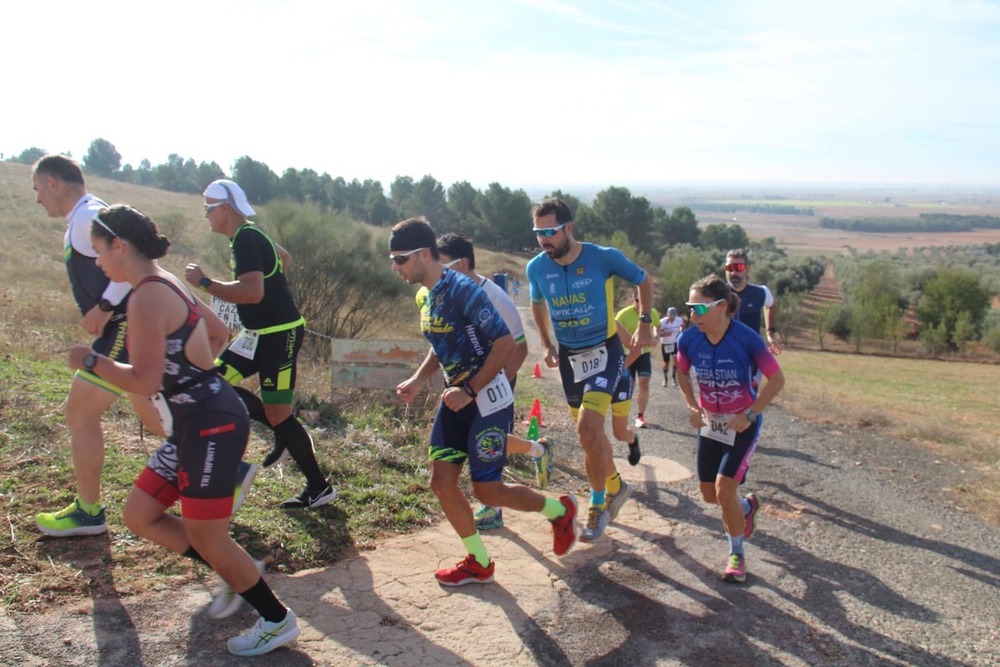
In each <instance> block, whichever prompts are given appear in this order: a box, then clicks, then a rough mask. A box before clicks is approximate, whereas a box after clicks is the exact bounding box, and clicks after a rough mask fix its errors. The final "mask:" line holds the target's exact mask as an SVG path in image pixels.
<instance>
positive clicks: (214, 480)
mask: <svg viewBox="0 0 1000 667" xmlns="http://www.w3.org/2000/svg"><path fill="white" fill-rule="evenodd" d="M172 412H173V416H174V432H173V434H172V435H171V436H170V437H169V438H167V440H166V441H164V442H163V444H161V445H160V446H159V448H158V449H157V450H156V451H155V452H153V454H152V455H151V456H150V457H149V460H148V461H147V462H146V467H145V468H144V469H143V471H142V473H140V475H139V478H138V479H136V481H135V486H136V488H138V489H139V490H141V491H144V492H146V493H147V494H149V495H150V496H152V497H153V498H155V499H156V500H158V501H159V502H161V503H162V504H163V505H166V506H167V507H170V506H171V505H173V504H174V503H175V502H176V501H177V499H178V498H180V500H181V513H182V514H183V515H184V516H185V517H186V518H189V519H202V520H212V519H222V518H225V517H227V516H230V515H231V514H232V510H233V489H234V488H235V487H236V471H237V468H238V467H239V464H240V461H241V460H242V459H243V454H244V452H245V451H246V448H247V439H248V438H249V436H250V416H249V415H248V414H247V410H246V406H244V405H243V401H242V400H241V399H240V397H239V396H238V395H237V394H236V392H235V391H234V390H233V388H232V387H230V386H229V385H223V387H222V391H221V392H220V393H219V394H216V395H215V396H213V397H211V398H209V399H207V400H205V401H202V402H200V403H198V404H197V405H196V406H193V407H189V408H185V409H182V410H177V411H176V412H174V411H172Z"/></svg>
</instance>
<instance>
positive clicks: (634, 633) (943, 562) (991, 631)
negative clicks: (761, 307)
mask: <svg viewBox="0 0 1000 667" xmlns="http://www.w3.org/2000/svg"><path fill="white" fill-rule="evenodd" d="M529 363H531V365H532V366H533V361H530V362H529ZM543 374H544V377H543V378H542V379H541V380H530V379H527V378H526V379H525V380H523V381H522V383H521V384H520V385H519V387H518V390H519V391H520V392H531V393H534V394H536V395H541V394H543V393H552V392H557V391H558V387H557V386H556V379H555V377H554V373H553V372H552V371H548V370H547V369H546V370H545V371H544V372H543ZM652 393H653V399H652V402H651V408H650V410H649V419H650V420H651V421H652V422H653V424H654V426H653V427H652V428H650V429H646V430H644V431H642V432H641V437H642V448H643V453H644V456H643V460H642V461H641V463H640V465H639V466H637V467H635V468H632V467H630V466H629V465H628V464H627V463H626V462H624V461H621V460H619V461H618V466H619V469H620V470H621V471H622V473H623V475H625V476H626V477H627V478H628V479H630V480H632V481H633V482H634V484H635V489H636V490H635V493H634V495H633V500H632V501H630V502H629V503H628V504H627V505H626V506H625V508H624V509H623V511H622V513H621V515H620V516H619V519H618V521H617V522H616V523H615V524H613V525H612V526H611V527H610V528H609V529H608V531H607V533H606V534H605V536H604V538H603V539H602V540H600V541H598V542H596V543H593V544H590V545H579V546H578V547H577V548H576V549H574V550H573V551H572V552H571V553H570V554H569V555H568V556H567V557H566V558H563V559H557V558H555V557H554V556H553V554H552V550H551V544H550V540H549V536H548V528H547V526H546V525H545V522H544V521H543V520H541V518H540V517H538V516H533V515H518V514H516V513H513V512H510V513H509V516H508V517H505V518H506V519H507V526H506V527H505V528H504V529H502V530H500V531H497V532H495V533H490V534H487V536H486V544H487V548H488V549H489V550H490V551H491V554H492V556H493V557H494V558H495V559H496V562H497V574H496V583H495V584H493V585H490V586H483V587H479V586H466V587H464V588H461V589H457V590H444V589H442V588H440V587H439V586H437V584H436V583H434V581H433V577H432V572H433V570H434V569H436V568H437V567H439V566H440V565H442V564H446V563H451V562H453V561H455V560H457V557H458V556H460V555H461V553H460V552H461V548H460V544H459V542H458V539H457V538H456V537H455V535H454V534H453V532H452V531H451V529H450V528H449V527H448V526H447V525H444V524H442V525H439V526H436V527H434V528H431V529H428V530H424V531H421V532H418V533H414V534H412V535H408V536H403V537H397V538H394V539H391V540H388V541H386V542H385V543H383V544H380V545H379V546H378V548H376V549H374V550H372V551H366V552H362V553H358V554H355V555H353V556H351V557H348V558H345V559H343V560H342V561H340V562H338V563H335V564H333V565H331V566H330V567H328V568H325V569H322V570H313V571H308V572H300V573H298V574H295V575H293V576H279V575H269V581H271V583H272V585H273V586H274V587H275V588H276V590H277V591H278V593H279V595H280V596H281V597H282V599H283V600H284V601H285V602H287V603H288V604H289V605H290V606H291V607H292V608H293V609H295V610H296V612H297V613H298V614H299V616H300V619H301V621H300V622H301V623H302V625H303V628H304V630H303V634H302V637H301V638H300V639H299V641H298V642H296V643H295V644H293V645H291V646H290V647H289V648H288V649H282V650H279V651H277V652H275V653H272V654H270V655H268V656H263V657H261V658H255V659H253V660H249V661H248V660H245V659H236V658H233V657H231V656H229V655H228V654H227V653H226V652H225V647H224V640H225V639H226V638H227V637H229V636H231V635H232V634H234V633H236V632H239V631H240V630H241V629H242V628H244V627H246V626H248V625H249V624H250V623H251V622H252V614H251V612H250V611H249V610H248V609H244V610H242V611H241V612H240V613H238V614H237V615H236V616H234V617H233V618H230V619H226V620H223V621H213V620H211V619H209V618H208V617H207V616H206V615H205V614H204V612H203V611H202V607H203V606H204V605H205V604H206V603H207V602H208V600H209V593H210V592H209V591H208V590H207V589H205V588H204V587H202V586H192V587H189V588H185V589H182V590H176V591H164V592H162V593H159V594H156V595H152V596H147V597H142V598H129V599H126V600H121V601H120V600H107V599H102V600H94V601H89V602H85V603H82V604H75V605H72V606H69V607H66V608H62V609H56V610H54V611H52V612H51V613H48V614H46V615H44V616H41V617H37V616H36V617H27V616H9V615H8V616H0V624H2V629H3V630H4V632H2V633H0V638H2V639H0V663H2V664H19V665H60V666H67V665H81V666H82V665H98V664H100V665H114V666H118V665H154V666H156V667H160V666H164V665H206V666H211V665H244V664H253V665H282V666H284V665H313V664H319V665H342V664H351V665H375V664H386V665H486V664H491V665H532V664H542V665H623V664H654V663H655V664H658V665H705V666H710V665H711V666H715V665H720V664H753V665H817V664H824V665H843V666H844V667H847V666H851V667H853V666H855V665H899V666H902V665H929V666H942V667H957V666H959V665H977V666H978V665H982V666H984V667H985V666H987V665H996V664H1000V605H998V604H997V600H998V597H997V591H998V590H1000V575H998V572H1000V530H998V528H997V527H996V526H992V525H988V524H986V523H984V522H982V521H980V520H978V519H976V518H974V517H970V516H969V515H968V514H966V513H963V512H962V511H961V510H959V509H957V508H956V507H954V506H953V505H952V504H950V503H949V502H948V501H947V499H946V495H945V493H944V492H943V490H944V489H946V488H948V487H951V486H954V485H957V484H961V483H962V482H963V480H965V479H966V478H967V473H966V471H964V470H963V469H962V468H961V467H959V466H956V465H953V464H950V463H947V462H943V461H939V460H935V459H934V458H933V456H930V455H929V454H927V453H926V452H924V451H923V450H920V449H917V448H915V447H914V446H912V445H910V444H909V443H906V442H899V441H893V440H889V439H885V438H880V437H878V436H876V435H874V434H871V433H868V432H856V431H847V430H837V429H835V428H828V427H827V428H819V427H815V426H811V425H809V424H805V423H803V422H801V421H799V420H796V419H795V418H794V417H791V416H789V415H788V414H785V413H783V412H782V411H781V410H780V409H777V408H775V409H772V410H769V411H768V414H767V416H766V420H767V421H766V423H765V426H764V439H763V441H762V444H761V447H760V449H759V450H758V453H757V455H756V457H755V459H754V462H753V465H752V468H751V474H750V480H749V482H748V489H750V490H753V491H755V492H756V493H758V495H760V497H761V498H762V499H763V502H764V505H763V509H762V511H761V521H760V530H759V532H758V534H757V535H756V536H755V537H754V538H753V540H752V541H751V542H750V543H749V546H748V551H747V557H748V565H749V570H750V575H749V577H748V581H747V583H746V584H745V585H732V584H724V583H722V582H721V581H719V577H718V573H719V571H720V569H721V567H722V566H723V564H724V557H725V553H726V546H725V541H724V539H723V537H722V534H721V526H720V522H719V516H718V511H717V510H715V509H713V508H711V507H707V506H705V505H704V504H703V503H702V502H701V501H700V500H699V499H698V497H697V491H696V486H695V483H694V481H693V479H692V472H691V470H690V467H691V466H692V465H693V460H694V451H693V448H694V439H693V437H692V436H691V433H690V429H689V428H688V427H687V426H686V423H685V422H684V421H683V420H684V414H683V404H682V401H681V399H680V396H679V394H678V393H677V390H676V389H674V388H669V389H667V388H663V387H660V386H659V383H658V382H654V387H653V392H652ZM552 412H555V414H552ZM561 412H562V411H549V412H546V413H545V414H544V418H545V422H546V423H547V424H549V426H548V430H547V434H548V435H550V436H551V437H552V438H553V439H554V440H555V441H556V443H557V447H558V453H559V456H560V459H559V463H558V467H559V471H558V472H557V475H556V478H555V480H554V482H553V488H552V489H551V491H552V492H553V493H564V492H567V491H570V492H575V493H582V492H583V490H584V487H585V484H584V482H583V481H582V479H581V477H580V474H579V471H580V470H581V464H582V459H581V456H580V449H579V446H577V445H575V444H572V443H573V442H575V441H574V439H573V437H572V435H571V434H570V433H569V432H568V430H567V429H566V427H567V426H568V424H567V419H566V418H565V417H564V416H562V414H561ZM624 453H625V452H624V446H623V445H618V450H617V454H618V455H619V456H623V455H624ZM581 498H582V496H581Z"/></svg>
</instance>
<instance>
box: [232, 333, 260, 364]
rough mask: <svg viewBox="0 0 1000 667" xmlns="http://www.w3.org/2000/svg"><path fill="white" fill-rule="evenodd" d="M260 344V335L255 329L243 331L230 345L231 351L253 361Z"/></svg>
mask: <svg viewBox="0 0 1000 667" xmlns="http://www.w3.org/2000/svg"><path fill="white" fill-rule="evenodd" d="M259 342H260V334H259V333H257V332H256V331H254V330H253V329H243V330H242V331H240V335H239V336H237V337H236V340H234V341H233V342H232V343H230V344H229V351H230V352H232V353H234V354H238V355H240V356H241V357H244V358H246V359H250V360H251V361H253V357H254V354H256V353H257V343H259Z"/></svg>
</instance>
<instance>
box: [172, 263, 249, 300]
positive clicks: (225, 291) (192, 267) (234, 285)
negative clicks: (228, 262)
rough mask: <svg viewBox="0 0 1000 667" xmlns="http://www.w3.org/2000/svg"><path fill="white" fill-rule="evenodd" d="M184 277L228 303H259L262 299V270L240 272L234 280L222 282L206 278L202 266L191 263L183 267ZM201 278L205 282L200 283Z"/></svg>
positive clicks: (193, 284) (195, 285)
mask: <svg viewBox="0 0 1000 667" xmlns="http://www.w3.org/2000/svg"><path fill="white" fill-rule="evenodd" d="M184 278H185V280H187V281H188V282H189V283H190V284H191V285H192V286H193V287H200V288H201V289H203V290H205V291H206V292H208V293H209V294H211V295H212V296H215V297H218V298H220V299H222V300H223V301H228V302H229V303H236V304H240V303H260V302H261V301H263V300H264V273H263V272H262V271H248V272H247V273H243V274H240V276H238V277H237V278H236V280H231V281H229V282H223V281H221V280H213V279H211V278H207V276H206V275H205V272H204V271H203V270H202V268H201V267H200V266H198V265H197V264H194V263H192V264H188V265H187V267H185V269H184ZM203 279H205V284H202V280H203Z"/></svg>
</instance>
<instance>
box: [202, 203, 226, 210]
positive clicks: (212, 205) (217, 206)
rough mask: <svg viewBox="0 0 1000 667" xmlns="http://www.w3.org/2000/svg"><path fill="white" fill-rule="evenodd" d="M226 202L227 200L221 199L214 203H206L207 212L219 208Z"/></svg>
mask: <svg viewBox="0 0 1000 667" xmlns="http://www.w3.org/2000/svg"><path fill="white" fill-rule="evenodd" d="M225 203H226V202H224V201H220V202H216V203H214V204H205V205H204V206H205V213H211V212H212V211H213V210H215V209H217V208H219V207H220V206H222V205H224V204H225Z"/></svg>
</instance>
